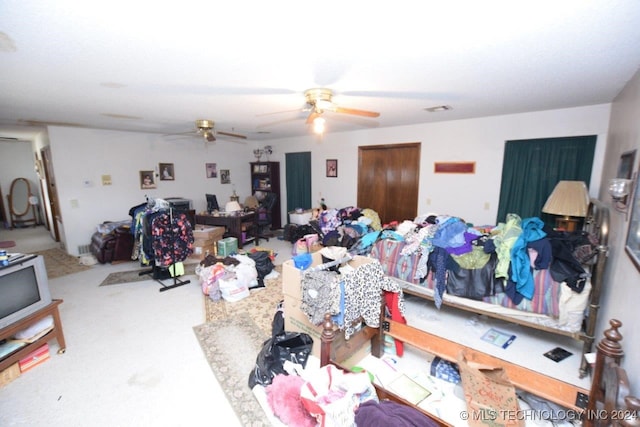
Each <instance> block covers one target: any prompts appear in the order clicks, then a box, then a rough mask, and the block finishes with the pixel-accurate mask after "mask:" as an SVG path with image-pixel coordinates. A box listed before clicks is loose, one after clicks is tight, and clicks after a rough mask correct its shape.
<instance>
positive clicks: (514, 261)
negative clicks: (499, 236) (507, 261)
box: [511, 217, 547, 299]
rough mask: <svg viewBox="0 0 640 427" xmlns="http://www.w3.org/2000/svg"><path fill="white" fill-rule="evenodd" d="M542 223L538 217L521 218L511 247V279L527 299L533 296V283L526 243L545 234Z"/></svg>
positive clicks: (517, 289)
mask: <svg viewBox="0 0 640 427" xmlns="http://www.w3.org/2000/svg"><path fill="white" fill-rule="evenodd" d="M543 227H544V223H543V222H542V220H541V219H540V218H537V217H533V218H525V219H523V220H522V223H521V228H522V233H520V236H518V239H517V240H516V242H515V243H514V244H513V247H512V248H511V280H512V281H513V282H514V283H515V284H516V291H517V292H518V293H520V294H522V296H524V297H525V298H527V299H532V298H533V292H534V287H535V286H534V283H533V274H532V273H531V267H530V264H531V262H530V260H529V253H528V251H527V244H528V243H529V242H533V241H536V240H540V239H542V238H544V237H546V236H547V233H545V232H544V231H543V230H542V228H543Z"/></svg>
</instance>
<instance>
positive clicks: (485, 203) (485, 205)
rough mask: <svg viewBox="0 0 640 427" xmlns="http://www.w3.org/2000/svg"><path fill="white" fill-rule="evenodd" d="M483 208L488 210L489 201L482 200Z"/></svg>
mask: <svg viewBox="0 0 640 427" xmlns="http://www.w3.org/2000/svg"><path fill="white" fill-rule="evenodd" d="M484 210H485V211H488V210H489V202H484Z"/></svg>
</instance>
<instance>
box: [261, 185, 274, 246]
mask: <svg viewBox="0 0 640 427" xmlns="http://www.w3.org/2000/svg"><path fill="white" fill-rule="evenodd" d="M277 200H278V195H277V194H276V193H271V192H269V193H266V195H265V196H264V199H262V201H261V202H260V205H259V206H258V210H257V211H256V218H257V220H256V223H257V226H258V233H257V234H258V238H260V239H265V240H266V241H269V237H273V236H274V234H273V233H272V232H271V223H272V215H273V207H274V206H275V205H276V201H277Z"/></svg>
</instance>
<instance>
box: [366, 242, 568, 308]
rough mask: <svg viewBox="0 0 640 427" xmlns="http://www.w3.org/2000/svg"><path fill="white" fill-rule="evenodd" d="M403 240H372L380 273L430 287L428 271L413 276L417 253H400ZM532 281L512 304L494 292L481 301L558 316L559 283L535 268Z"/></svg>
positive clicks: (505, 295)
mask: <svg viewBox="0 0 640 427" xmlns="http://www.w3.org/2000/svg"><path fill="white" fill-rule="evenodd" d="M405 245H406V243H405V242H401V241H396V240H392V239H384V240H380V241H378V242H376V244H375V245H374V247H373V248H372V250H371V255H370V256H371V257H373V258H376V259H378V260H379V261H380V264H381V265H382V269H383V271H384V273H385V274H386V275H388V276H391V277H396V278H398V279H401V280H403V281H405V282H408V283H413V284H417V285H421V286H425V287H427V288H429V289H432V290H433V286H434V280H433V277H432V273H431V272H429V275H428V276H427V278H426V279H425V280H424V282H422V283H421V282H420V280H419V279H414V277H415V271H416V268H417V266H418V258H419V256H420V255H419V254H416V253H414V254H412V255H401V252H402V248H404V246H405ZM533 281H534V285H535V289H534V295H533V299H531V300H528V299H526V298H523V300H522V301H521V302H520V304H518V305H515V304H513V302H512V301H511V299H510V298H509V296H508V295H507V294H505V293H497V294H495V295H493V296H487V297H484V299H483V301H484V302H486V303H489V304H494V305H501V306H503V307H507V308H513V309H516V310H520V311H524V312H528V313H537V314H544V315H546V316H550V317H553V318H558V316H559V314H560V302H559V301H560V287H561V285H562V283H558V282H555V281H554V280H553V278H552V277H551V273H550V272H549V270H535V271H534V273H533Z"/></svg>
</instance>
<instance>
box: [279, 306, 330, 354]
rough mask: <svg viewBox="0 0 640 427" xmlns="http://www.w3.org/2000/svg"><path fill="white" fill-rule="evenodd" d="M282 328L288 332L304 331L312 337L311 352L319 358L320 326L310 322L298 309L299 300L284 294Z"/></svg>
mask: <svg viewBox="0 0 640 427" xmlns="http://www.w3.org/2000/svg"><path fill="white" fill-rule="evenodd" d="M284 329H285V331H290V332H304V333H305V334H308V335H309V336H310V337H311V338H313V349H312V350H311V354H313V355H314V356H316V357H318V358H320V342H321V341H320V334H321V333H322V326H316V325H314V324H313V323H311V322H310V321H309V318H308V317H307V315H306V314H305V313H304V312H303V311H302V310H301V309H300V300H298V299H295V298H293V297H291V296H290V295H285V296H284Z"/></svg>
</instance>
